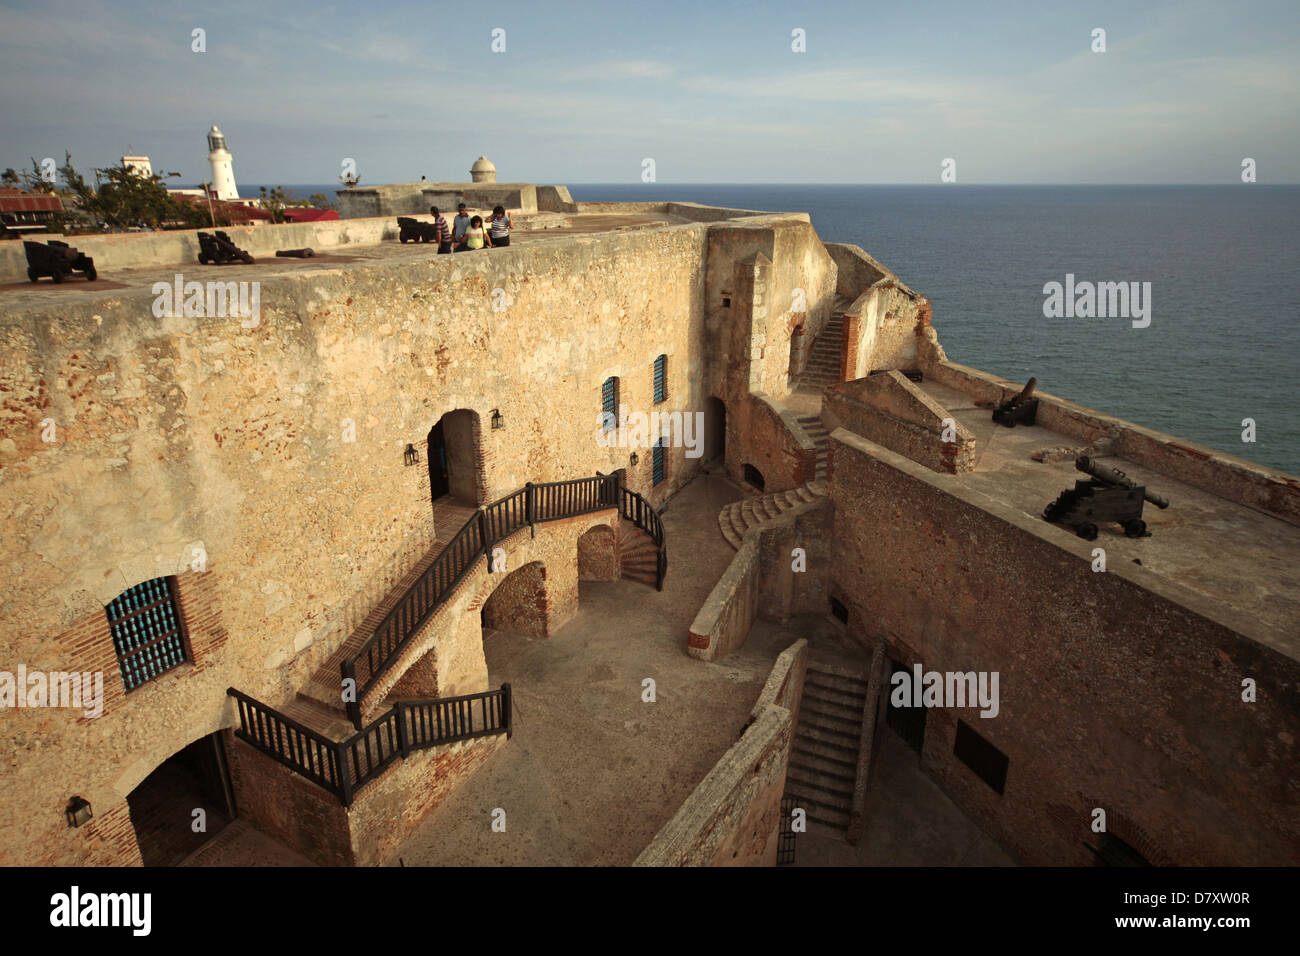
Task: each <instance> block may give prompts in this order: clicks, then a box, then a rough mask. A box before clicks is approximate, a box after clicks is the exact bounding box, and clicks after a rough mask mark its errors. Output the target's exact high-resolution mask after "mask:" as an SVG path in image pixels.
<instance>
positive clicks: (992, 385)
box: [918, 329, 1300, 524]
mask: <svg viewBox="0 0 1300 956" xmlns="http://www.w3.org/2000/svg"><path fill="white" fill-rule="evenodd" d="M921 342H922V344H921V347H920V349H919V351H918V356H919V360H920V367H921V370H922V372H923V373H924V374H925V375H926V376H927V377H929V378H932V379H933V380H934V381H936V382H938V383H939V384H941V385H946V386H948V387H949V388H954V389H956V390H958V391H960V392H963V393H965V394H967V395H970V396H971V397H972V398H974V399H976V400H978V401H985V402H989V403H992V404H994V405H1000V404H1002V403H1003V402H1005V401H1008V400H1010V399H1011V398H1013V397H1015V396H1016V395H1017V394H1019V392H1020V390H1021V389H1022V388H1024V385H1023V384H1019V383H1014V382H1008V381H1007V380H1006V379H1002V378H998V377H997V376H996V375H990V374H989V373H988V372H982V371H980V370H979V369H974V368H970V367H969V366H966V365H959V364H957V363H956V362H950V361H948V358H947V355H946V354H945V353H944V350H943V347H942V346H940V345H939V342H938V338H937V336H936V335H935V333H934V330H933V329H927V330H926V335H925V336H923V337H922V339H921ZM1034 397H1035V398H1037V399H1038V424H1039V425H1042V426H1043V427H1044V428H1049V429H1051V430H1052V431H1056V432H1060V433H1061V434H1063V435H1068V436H1070V437H1071V438H1076V439H1078V440H1079V441H1081V442H1086V443H1091V442H1094V441H1097V440H1099V439H1103V438H1108V439H1110V440H1111V441H1112V442H1113V443H1114V444H1113V448H1114V453H1115V454H1117V455H1120V456H1122V457H1124V458H1127V459H1129V460H1130V461H1134V462H1137V463H1138V464H1140V465H1146V466H1147V467H1149V468H1154V469H1155V470H1157V471H1161V472H1164V473H1166V474H1170V475H1177V476H1178V479H1179V481H1184V482H1186V483H1187V484H1189V485H1192V486H1194V487H1196V488H1200V489H1202V490H1204V491H1208V492H1211V493H1212V494H1216V495H1218V496H1219V497H1221V498H1226V499H1227V500H1228V501H1235V502H1237V503H1238V504H1243V505H1247V506H1248V507H1251V508H1257V509H1258V510H1260V511H1264V512H1267V513H1268V514H1271V515H1274V516H1276V517H1278V518H1281V519H1282V520H1284V521H1289V522H1291V523H1292V524H1300V481H1297V479H1296V478H1294V477H1292V476H1291V475H1288V474H1286V473H1285V472H1282V471H1278V470H1277V469H1275V468H1268V467H1266V466H1264V465H1258V464H1255V463H1254V462H1250V461H1246V460H1245V459H1242V458H1237V457H1234V456H1233V455H1229V454H1226V453H1225V452H1221V451H1216V450H1214V449H1212V448H1207V447H1205V446H1204V445H1197V444H1195V443H1193V442H1188V441H1185V440H1183V439H1181V438H1177V437H1176V436H1174V435H1167V434H1165V433H1164V432H1158V431H1155V430H1153V429H1150V428H1143V427H1142V426H1141V425H1135V424H1133V423H1132V422H1128V421H1124V420H1123V419H1121V418H1115V417H1113V416H1110V415H1107V414H1105V413H1103V412H1098V411H1095V410H1094V409H1091V408H1087V407H1085V406H1083V405H1079V404H1076V403H1075V402H1071V401H1068V400H1066V399H1063V398H1057V397H1056V396H1054V395H1051V394H1049V393H1047V392H1044V391H1042V390H1041V389H1035V391H1034Z"/></svg>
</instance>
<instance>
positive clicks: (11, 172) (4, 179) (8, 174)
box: [0, 166, 22, 186]
mask: <svg viewBox="0 0 1300 956" xmlns="http://www.w3.org/2000/svg"><path fill="white" fill-rule="evenodd" d="M0 183H3V184H4V185H6V186H17V185H20V184H21V183H22V180H21V179H20V178H19V177H18V172H17V170H15V169H14V168H13V167H12V166H10V167H9V168H8V169H6V170H5V171H4V172H3V173H0Z"/></svg>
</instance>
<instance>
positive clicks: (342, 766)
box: [334, 740, 352, 807]
mask: <svg viewBox="0 0 1300 956" xmlns="http://www.w3.org/2000/svg"><path fill="white" fill-rule="evenodd" d="M348 743H349V741H347V740H340V741H339V742H338V743H336V744H335V745H334V759H335V760H336V761H338V773H339V799H340V800H342V801H343V806H345V807H350V806H352V771H351V769H349V767H348Z"/></svg>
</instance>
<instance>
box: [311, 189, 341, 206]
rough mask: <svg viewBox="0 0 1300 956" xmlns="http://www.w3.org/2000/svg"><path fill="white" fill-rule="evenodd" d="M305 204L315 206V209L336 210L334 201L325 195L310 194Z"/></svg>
mask: <svg viewBox="0 0 1300 956" xmlns="http://www.w3.org/2000/svg"><path fill="white" fill-rule="evenodd" d="M307 202H308V203H309V204H310V205H312V206H315V207H316V208H317V209H337V208H338V207H337V206H335V205H334V201H333V200H332V199H330V197H329V196H327V195H325V193H312V194H311V195H310V196H308V197H307Z"/></svg>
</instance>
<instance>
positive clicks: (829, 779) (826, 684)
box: [785, 664, 867, 830]
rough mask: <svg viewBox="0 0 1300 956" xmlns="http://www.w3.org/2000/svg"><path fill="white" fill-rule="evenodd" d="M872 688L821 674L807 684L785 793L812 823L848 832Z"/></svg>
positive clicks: (811, 670) (812, 675)
mask: <svg viewBox="0 0 1300 956" xmlns="http://www.w3.org/2000/svg"><path fill="white" fill-rule="evenodd" d="M866 698H867V682H866V681H865V680H859V679H857V678H854V677H848V676H845V675H843V674H837V673H832V672H830V671H826V670H819V669H816V668H815V667H814V666H812V665H811V664H810V665H809V667H808V673H807V676H806V677H805V678H804V685H803V699H802V701H801V702H800V704H799V727H798V730H797V732H796V734H795V738H794V743H793V746H792V747H791V750H790V766H789V769H788V770H787V771H786V782H785V793H786V796H787V797H793V798H794V800H795V806H796V807H802V808H803V809H804V810H805V811H806V812H807V814H808V819H809V820H812V821H813V822H815V823H819V824H821V825H823V826H826V827H830V828H832V829H835V830H846V829H847V828H848V825H849V813H850V811H851V810H852V808H853V784H854V781H855V780H856V779H857V773H858V751H859V748H860V745H861V737H862V710H863V707H864V706H865V704H866Z"/></svg>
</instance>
